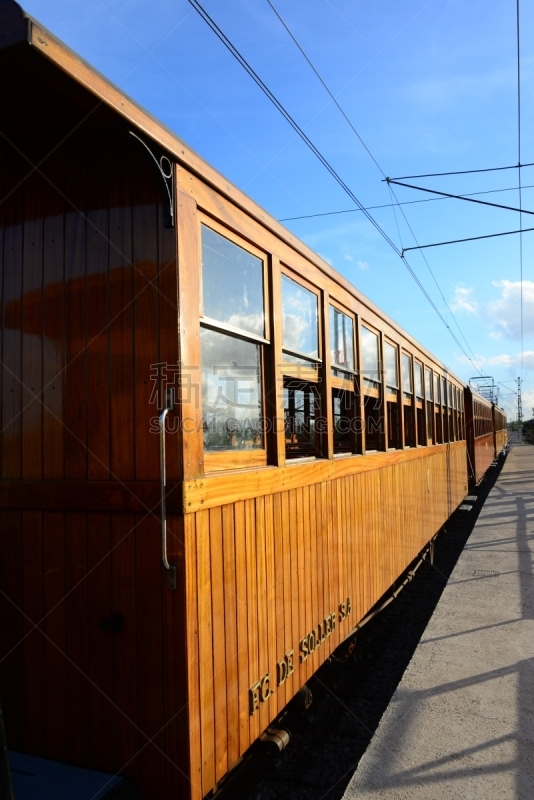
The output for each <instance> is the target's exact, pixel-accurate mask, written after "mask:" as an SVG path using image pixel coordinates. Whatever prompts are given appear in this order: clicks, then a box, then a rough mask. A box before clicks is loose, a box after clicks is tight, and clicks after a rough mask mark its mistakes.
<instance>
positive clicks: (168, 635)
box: [158, 514, 200, 800]
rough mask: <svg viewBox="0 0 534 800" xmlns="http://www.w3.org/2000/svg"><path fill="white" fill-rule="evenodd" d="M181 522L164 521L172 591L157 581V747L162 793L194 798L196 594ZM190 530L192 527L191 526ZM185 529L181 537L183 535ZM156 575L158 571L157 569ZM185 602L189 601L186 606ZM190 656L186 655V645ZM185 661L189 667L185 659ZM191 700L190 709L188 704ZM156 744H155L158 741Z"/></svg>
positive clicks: (196, 792) (178, 517)
mask: <svg viewBox="0 0 534 800" xmlns="http://www.w3.org/2000/svg"><path fill="white" fill-rule="evenodd" d="M188 520H189V522H193V523H194V515H193V514H189V515H188ZM185 527H186V520H185V518H184V517H183V516H182V515H177V514H176V515H175V514H170V515H169V516H168V517H167V530H168V533H169V558H170V559H171V563H172V564H175V565H176V589H174V590H171V589H169V587H168V583H167V581H166V576H164V577H163V583H162V592H163V618H164V623H163V696H164V719H163V724H164V726H165V727H164V731H163V734H164V741H163V742H162V743H161V744H162V747H163V748H164V751H165V753H166V755H167V758H166V759H165V761H164V767H165V791H166V796H169V797H187V798H190V797H193V798H195V800H196V799H197V798H198V797H199V795H200V780H199V776H198V766H199V764H200V759H197V762H196V763H197V774H196V778H195V781H194V782H193V781H192V780H191V766H192V765H191V755H192V750H193V748H195V752H196V751H197V749H198V747H199V746H200V743H199V741H198V735H197V741H195V742H193V741H192V739H191V740H190V736H189V729H190V724H191V725H192V726H193V727H194V726H195V725H198V710H197V713H196V720H195V719H193V716H194V709H195V703H197V702H198V650H196V651H195V648H196V645H197V639H198V635H197V633H198V631H197V624H196V619H197V616H196V592H194V591H193V593H192V594H189V584H188V581H189V576H188V574H187V569H188V565H187V564H186V559H185V547H186V542H185V536H186V531H185ZM193 530H194V527H193ZM189 532H190V531H189V524H188V531H187V534H188V535H189ZM187 547H188V549H189V552H190V554H191V557H192V559H193V560H194V558H195V554H194V540H193V541H189V539H188V541H187ZM160 571H162V570H161V567H160ZM188 598H189V599H190V602H188ZM190 618H191V620H192V625H191V628H192V631H191V632H190V631H189V627H188V620H189V619H190ZM190 639H191V640H192V641H191V646H192V647H193V650H194V652H193V653H192V654H191V653H190V650H189V647H190V641H189V640H190ZM190 656H194V659H193V657H191V662H192V663H191V668H189V665H188V658H189V657H190ZM191 680H192V681H194V685H195V688H194V693H192V692H191V686H190V683H191ZM190 698H191V701H192V704H193V705H192V706H190V704H189V699H190ZM158 741H160V740H159V739H158Z"/></svg>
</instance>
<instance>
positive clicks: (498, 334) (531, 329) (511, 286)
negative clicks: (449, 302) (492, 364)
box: [483, 280, 534, 341]
mask: <svg viewBox="0 0 534 800" xmlns="http://www.w3.org/2000/svg"><path fill="white" fill-rule="evenodd" d="M493 285H494V286H496V287H497V288H499V289H501V297H500V298H499V299H498V300H494V301H493V302H491V303H488V304H487V306H486V307H485V309H484V315H483V316H484V321H485V322H486V324H489V325H490V326H491V328H492V329H493V330H492V333H493V337H492V338H497V339H499V338H505V339H515V340H516V341H517V340H519V339H521V313H520V308H521V282H520V281H509V280H503V281H493ZM523 334H524V336H532V335H534V281H523Z"/></svg>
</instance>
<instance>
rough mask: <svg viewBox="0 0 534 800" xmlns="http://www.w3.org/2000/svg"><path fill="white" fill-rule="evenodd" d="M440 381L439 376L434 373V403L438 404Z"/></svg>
mask: <svg viewBox="0 0 534 800" xmlns="http://www.w3.org/2000/svg"><path fill="white" fill-rule="evenodd" d="M440 383H441V381H440V379H439V375H436V373H434V402H435V403H439V385H440Z"/></svg>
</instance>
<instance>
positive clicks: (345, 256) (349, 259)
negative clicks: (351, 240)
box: [343, 253, 354, 261]
mask: <svg viewBox="0 0 534 800" xmlns="http://www.w3.org/2000/svg"><path fill="white" fill-rule="evenodd" d="M343 258H344V259H345V261H354V259H353V257H352V256H351V255H350V254H349V253H345V255H344V256H343Z"/></svg>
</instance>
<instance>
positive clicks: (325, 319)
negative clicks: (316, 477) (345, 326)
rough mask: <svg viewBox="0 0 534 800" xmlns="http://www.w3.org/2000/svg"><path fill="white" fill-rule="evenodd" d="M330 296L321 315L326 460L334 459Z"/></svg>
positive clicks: (324, 447) (324, 300)
mask: <svg viewBox="0 0 534 800" xmlns="http://www.w3.org/2000/svg"><path fill="white" fill-rule="evenodd" d="M329 301H330V296H329V294H328V292H327V291H323V292H322V308H320V310H319V313H320V314H321V319H322V324H321V338H322V342H321V348H322V356H323V363H322V364H321V385H320V391H321V414H322V416H323V417H324V419H325V420H326V421H327V424H326V431H325V433H324V434H323V437H322V438H323V444H322V447H323V454H324V456H325V457H326V458H330V459H332V458H333V457H334V426H333V419H334V416H333V410H332V370H331V367H330V302H329Z"/></svg>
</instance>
